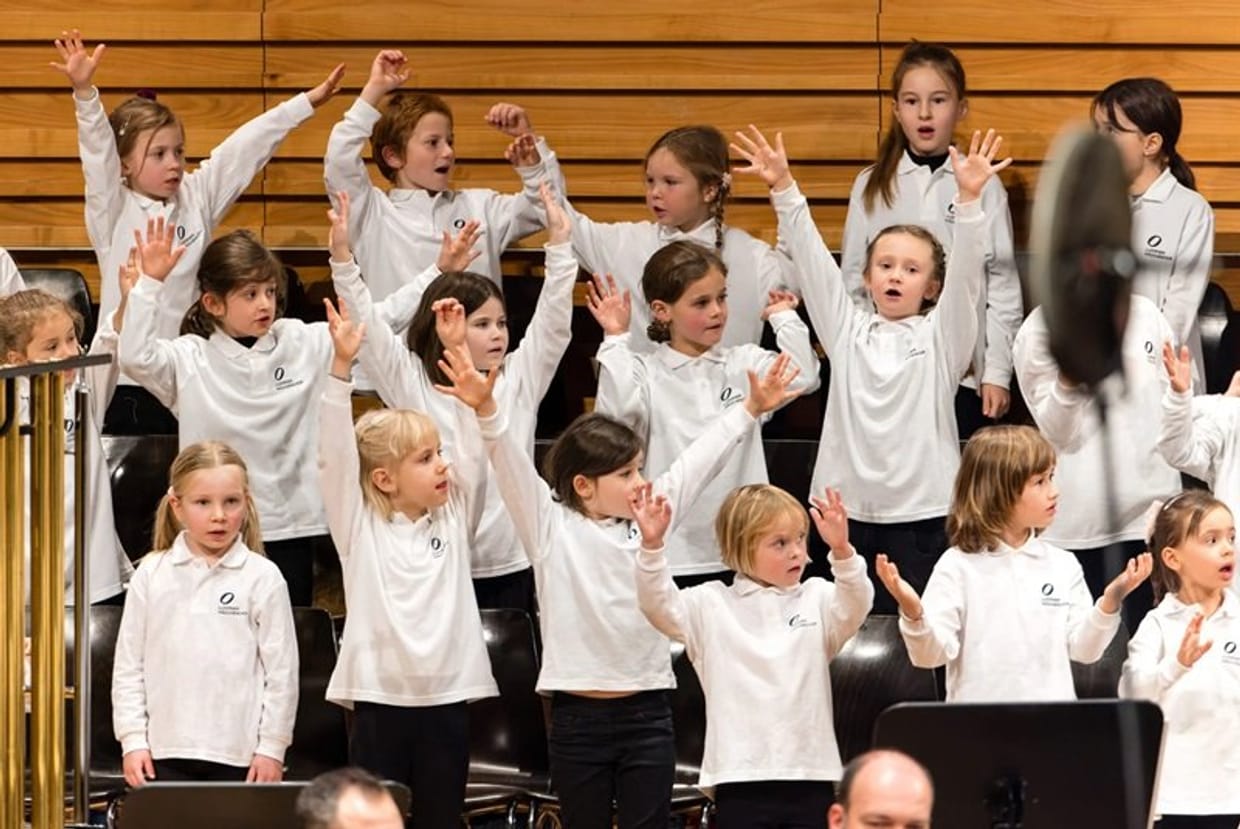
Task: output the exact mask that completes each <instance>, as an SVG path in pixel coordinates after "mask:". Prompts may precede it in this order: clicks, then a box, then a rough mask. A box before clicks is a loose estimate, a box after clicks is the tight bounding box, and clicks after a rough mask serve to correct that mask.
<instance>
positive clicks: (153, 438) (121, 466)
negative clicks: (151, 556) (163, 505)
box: [104, 435, 178, 561]
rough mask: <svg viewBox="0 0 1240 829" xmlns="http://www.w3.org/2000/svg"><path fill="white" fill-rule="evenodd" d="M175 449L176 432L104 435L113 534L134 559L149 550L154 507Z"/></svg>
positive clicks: (164, 485)
mask: <svg viewBox="0 0 1240 829" xmlns="http://www.w3.org/2000/svg"><path fill="white" fill-rule="evenodd" d="M177 451H178V442H177V436H176V435H142V436H141V437H105V438H104V454H105V455H107V457H108V467H109V469H110V470H111V478H112V512H113V513H114V515H115V517H116V534H117V536H119V537H120V540H121V546H122V547H124V548H125V552H126V554H128V556H129V558H130V559H132V560H134V561H136V560H137V559H139V558H141V557H142V556H144V555H146V554H147V553H148V552H150V549H151V533H152V531H153V529H154V527H155V510H156V508H157V507H158V506H159V500H160V499H161V498H162V497H163V496H164V493H166V492H167V491H168V469H169V467H171V466H172V461H173V460H175V459H176V456H177Z"/></svg>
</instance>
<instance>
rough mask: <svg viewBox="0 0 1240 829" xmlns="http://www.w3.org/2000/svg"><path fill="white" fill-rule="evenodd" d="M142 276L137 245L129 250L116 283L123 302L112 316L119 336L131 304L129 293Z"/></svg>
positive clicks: (117, 275)
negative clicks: (118, 285) (126, 307)
mask: <svg viewBox="0 0 1240 829" xmlns="http://www.w3.org/2000/svg"><path fill="white" fill-rule="evenodd" d="M140 276H142V270H141V269H140V268H139V267H138V247H137V245H135V246H133V247H131V248H130V249H129V258H128V259H127V260H126V261H124V262H122V263H121V266H120V267H119V268H118V269H117V274H116V281H117V282H118V283H119V284H120V286H121V301H120V302H118V303H116V311H115V313H113V315H112V321H113V328H115V329H116V333H117V334H119V333H121V329H122V328H124V326H125V306H126V305H128V304H129V292H130V291H132V290H133V286H134V285H137V284H138V278H139V277H140Z"/></svg>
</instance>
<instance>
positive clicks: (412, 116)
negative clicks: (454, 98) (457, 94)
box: [370, 92, 452, 182]
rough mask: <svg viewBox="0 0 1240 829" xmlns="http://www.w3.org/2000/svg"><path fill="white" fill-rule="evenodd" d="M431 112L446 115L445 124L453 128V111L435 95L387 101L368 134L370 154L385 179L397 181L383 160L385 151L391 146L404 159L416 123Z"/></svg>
mask: <svg viewBox="0 0 1240 829" xmlns="http://www.w3.org/2000/svg"><path fill="white" fill-rule="evenodd" d="M432 112H438V113H439V114H440V115H443V116H445V117H446V118H447V119H448V125H449V126H451V125H452V109H451V108H450V107H449V106H448V103H447V101H445V100H444V99H443V98H440V97H439V96H438V95H433V94H431V93H430V92H398V93H397V94H395V95H393V96H392V97H391V98H388V102H387V105H386V106H384V107H383V114H382V115H381V116H379V120H378V122H376V123H375V128H374V130H372V131H371V133H370V150H371V154H372V155H373V156H374V159H375V164H376V165H377V166H378V167H379V172H380V173H382V174H383V177H384V178H385V179H387V180H388V181H393V182H394V181H396V170H394V169H393V168H392V167H391V165H389V164H388V163H387V161H386V160H385V159H384V158H383V150H384V148H386V147H391V148H392V150H393V151H394V152H395V153H396V155H397V157H399V158H402V159H403V158H404V157H405V146H406V145H407V144H408V143H409V136H411V135H413V131H414V130H415V129H417V126H418V122H419V121H421V120H422V118H423V117H424V116H426V115H429V114H431V113H432ZM448 141H449V143H451V136H448Z"/></svg>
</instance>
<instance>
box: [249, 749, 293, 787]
mask: <svg viewBox="0 0 1240 829" xmlns="http://www.w3.org/2000/svg"><path fill="white" fill-rule="evenodd" d="M283 779H284V764H283V763H281V762H280V761H279V760H276V759H275V758H272V757H268V756H267V755H265V754H255V755H254V759H253V760H252V761H250V769H249V771H247V772H246V773H245V782H247V783H279V782H280V781H281V780H283Z"/></svg>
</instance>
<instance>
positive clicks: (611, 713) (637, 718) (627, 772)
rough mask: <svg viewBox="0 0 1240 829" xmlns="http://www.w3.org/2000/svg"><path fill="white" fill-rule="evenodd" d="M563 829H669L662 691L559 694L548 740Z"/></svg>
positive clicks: (672, 749)
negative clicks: (616, 694)
mask: <svg viewBox="0 0 1240 829" xmlns="http://www.w3.org/2000/svg"><path fill="white" fill-rule="evenodd" d="M548 753H549V755H550V760H551V781H552V784H553V785H554V786H555V790H556V792H557V793H558V794H559V796H560V815H561V817H562V818H563V821H564V827H565V829H611V825H612V823H611V811H612V810H611V806H612V801H613V800H614V801H615V804H616V814H617V818H618V819H619V820H618V822H619V827H620V829H667V825H668V821H669V819H670V817H671V805H672V782H673V780H674V778H675V774H676V744H675V740H674V734H673V731H672V707H671V702H670V701H669V699H668V694H667V692H666V691H644V692H642V693H639V694H633V695H632V696H628V697H620V698H618V699H590V698H588V697H578V696H574V695H572V694H564V693H557V694H556V695H555V696H554V697H552V700H551V734H550V737H549V739H548Z"/></svg>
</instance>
